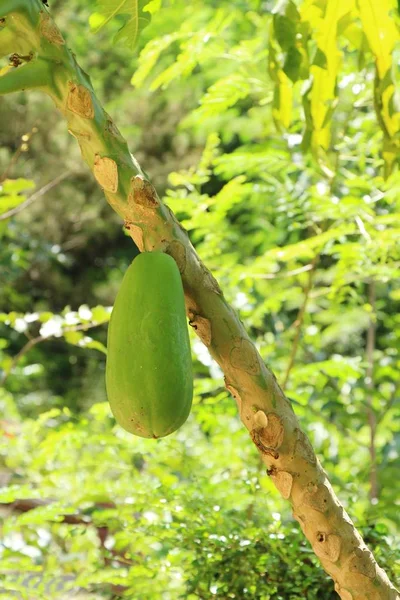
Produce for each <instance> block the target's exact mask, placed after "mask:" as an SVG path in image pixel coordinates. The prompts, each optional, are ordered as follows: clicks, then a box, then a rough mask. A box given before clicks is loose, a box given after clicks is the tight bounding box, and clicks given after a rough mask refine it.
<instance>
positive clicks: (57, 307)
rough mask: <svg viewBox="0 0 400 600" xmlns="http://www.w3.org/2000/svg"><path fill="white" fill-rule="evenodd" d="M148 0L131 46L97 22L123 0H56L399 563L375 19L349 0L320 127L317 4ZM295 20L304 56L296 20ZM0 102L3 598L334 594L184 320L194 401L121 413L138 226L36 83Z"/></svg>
mask: <svg viewBox="0 0 400 600" xmlns="http://www.w3.org/2000/svg"><path fill="white" fill-rule="evenodd" d="M152 4H153V6H152V13H153V14H152V19H151V22H150V23H149V24H147V26H146V27H145V28H144V29H143V30H142V31H141V34H140V36H139V37H138V39H137V40H136V46H135V49H136V50H135V51H134V52H132V51H131V50H129V49H127V48H126V47H124V46H122V45H118V44H117V45H115V46H112V45H111V43H110V36H115V35H116V34H117V33H118V31H119V28H120V26H121V23H122V22H121V20H119V21H118V19H116V20H111V21H110V22H109V23H108V24H107V25H106V26H105V27H103V28H101V29H100V31H99V33H97V34H96V36H94V35H92V34H90V33H89V31H90V27H89V22H90V25H91V26H92V27H93V26H95V25H96V22H97V23H99V19H98V17H96V15H97V14H98V12H97V11H98V5H96V3H95V2H94V1H93V2H89V1H88V2H86V3H84V5H82V3H79V2H77V1H76V0H71V2H69V3H68V4H66V3H63V2H60V1H54V2H52V7H51V8H52V12H53V13H54V16H55V17H56V19H57V22H58V24H59V26H60V27H61V29H62V30H63V31H64V32H65V34H66V37H67V41H68V44H69V46H70V47H71V48H72V49H73V50H74V52H75V53H76V54H77V57H78V59H79V62H80V63H81V64H82V66H83V68H84V69H85V70H86V71H87V72H88V73H90V75H91V78H92V81H93V83H94V87H95V89H96V91H97V92H98V94H99V96H100V98H101V99H102V101H103V102H104V104H105V107H106V109H107V111H108V112H110V114H112V115H113V116H114V117H115V118H116V120H117V122H118V126H119V127H120V129H121V131H122V132H123V133H124V135H125V136H126V137H127V139H128V142H129V145H130V147H131V149H132V151H133V153H134V154H135V155H136V156H137V158H138V159H139V161H140V162H141V164H142V165H143V167H144V168H145V170H146V172H148V173H149V175H150V176H151V179H152V181H153V182H154V183H155V185H156V187H157V188H158V190H159V192H160V194H161V195H163V196H164V201H165V202H166V203H167V204H168V205H169V206H170V207H171V208H172V209H173V210H174V212H175V213H176V215H177V216H178V218H179V219H180V220H181V222H182V224H183V225H184V226H185V227H186V228H187V229H188V231H189V235H190V237H191V240H192V242H193V243H194V245H195V246H196V249H197V251H198V253H199V254H200V256H201V258H202V259H203V260H204V262H205V263H206V264H207V266H208V267H209V268H210V269H211V270H212V272H213V273H214V275H215V276H216V277H217V279H218V280H219V282H220V284H221V286H222V288H223V290H224V293H225V295H226V297H227V298H228V300H229V302H231V303H232V305H233V306H234V307H235V308H236V310H238V312H239V314H240V318H241V319H242V321H243V322H244V324H245V326H246V328H247V329H248V331H249V333H250V335H251V336H252V338H253V339H254V340H255V342H256V344H257V347H258V349H259V350H260V352H261V355H262V356H263V358H264V359H265V361H266V362H268V364H269V365H270V366H271V368H272V369H273V370H274V372H275V373H276V375H277V378H278V380H279V381H280V382H281V383H282V382H285V383H286V391H287V394H288V395H289V397H290V398H291V400H292V401H293V405H294V408H295V411H296V414H297V415H298V416H299V418H300V420H301V423H302V426H303V428H304V429H305V430H306V431H307V433H308V435H309V436H310V438H311V439H312V442H313V444H314V447H315V450H316V452H317V454H318V455H319V457H320V458H321V461H322V463H323V465H324V467H325V469H326V470H327V472H328V474H329V476H330V478H331V480H332V482H333V485H334V487H335V489H336V491H337V493H338V495H339V497H340V499H341V500H342V501H343V503H344V504H345V506H346V508H347V509H348V511H349V512H350V514H351V516H352V518H353V519H354V520H355V522H356V524H357V525H358V526H360V527H361V528H362V529H363V531H364V532H365V535H366V540H367V542H368V543H369V544H370V545H371V547H372V548H374V549H375V553H376V556H377V558H378V560H379V562H380V563H381V564H382V566H384V567H386V568H387V569H388V570H389V572H390V574H391V576H392V578H393V580H394V579H395V576H396V575H397V576H398V575H399V571H398V564H399V559H400V548H399V544H398V537H397V538H396V536H397V535H398V529H399V524H400V523H399V510H398V499H399V490H400V483H399V478H398V472H399V467H400V464H399V446H400V420H399V410H398V407H399V394H400V392H399V389H400V386H399V372H400V317H399V314H400V310H399V308H400V294H399V280H400V225H399V224H400V201H399V198H400V174H399V172H398V171H397V170H396V169H394V168H393V169H392V172H391V174H390V176H388V175H389V174H388V170H387V163H388V160H389V159H388V157H387V156H386V157H385V156H384V153H383V152H382V149H384V151H385V149H387V147H388V146H387V145H388V144H389V146H390V144H394V143H395V141H393V139H389V138H388V135H387V132H385V130H384V128H382V123H381V122H380V118H381V117H380V116H379V111H378V114H377V113H376V111H375V108H376V107H375V106H374V104H376V90H374V80H375V82H376V72H375V70H376V62H375V58H374V53H373V51H371V49H372V50H373V43H372V42H371V40H372V39H373V37H371V36H373V32H372V33H371V31H370V29H365V27H364V29H362V27H363V26H362V22H361V19H360V17H357V19H355V20H354V23H351V22H349V20H348V19H347V21H346V19H343V20H342V21H341V22H340V27H339V29H340V31H339V30H338V33H340V35H341V36H342V37H340V38H339V40H340V41H339V42H338V44H339V45H338V48H339V50H340V57H341V60H340V69H339V65H337V69H336V70H335V71H334V80H335V89H334V92H332V90H331V92H330V93H331V95H332V93H333V96H332V97H330V98H329V99H325V101H322V100H321V104H322V107H323V112H324V111H325V109H326V108H329V107H330V108H332V109H334V111H333V110H328V111H325V112H326V114H325V116H324V127H322V130H324V131H322V130H321V131H319V133H318V132H317V133H318V135H317V133H316V131H317V130H315V122H316V121H315V119H316V118H317V117H315V115H314V117H313V116H312V114H311V113H312V111H313V110H316V107H317V104H316V102H317V101H316V100H315V98H314V99H312V98H311V97H310V93H311V94H312V93H314V94H315V93H316V92H315V87H314V92H313V91H312V90H313V88H310V89H311V92H310V90H309V89H308V88H307V87H304V81H306V83H307V82H308V84H310V83H311V79H310V80H307V78H309V77H310V73H311V74H314V79H313V80H312V81H313V83H314V85H315V81H316V78H315V77H316V75H317V74H318V76H319V77H322V75H321V73H320V71H318V69H320V70H321V69H322V70H323V69H324V60H323V56H321V54H318V53H317V52H316V51H317V50H318V47H319V46H318V40H317V41H316V39H317V38H315V37H314V38H313V37H312V35H311V31H312V30H315V28H316V27H317V26H318V23H319V21H318V19H320V18H321V14H319V13H318V11H317V13H315V10H314V9H313V7H314V8H315V6H316V5H317V4H318V5H323V3H321V2H320V3H315V2H312V1H311V0H310V1H309V2H304V3H300V2H299V3H296V4H297V7H298V9H299V10H300V12H301V11H304V10H305V8H307V7H308V8H309V9H310V11H311V12H310V13H309V19H308V20H307V19H305V21H304V22H303V21H299V17H298V14H300V13H298V10H297V9H296V10H294V9H293V6H294V5H293V3H291V2H287V3H285V2H280V3H275V2H272V1H267V2H259V1H258V0H243V1H240V2H239V1H238V2H234V3H231V2H229V3H228V2H218V3H217V2H215V1H214V0H207V1H206V2H201V3H200V2H197V1H196V2H193V3H190V4H189V3H185V2H183V0H170V1H168V2H167V1H165V2H163V3H161V2H160V3H158V2H157V3H152ZM386 4H387V3H386V2H382V6H383V7H384V6H386ZM278 5H279V6H280V7H281V12H279V11H278V10H276V7H277V6H278ZM349 6H350V7H352V6H353V5H352V3H351V2H349ZM285 7H286V8H285ZM290 7H292V9H290ZM317 8H318V7H317ZM289 9H290V10H289ZM311 9H313V10H314V12H313V10H311ZM352 10H353V9H352ZM354 10H355V9H354ZM273 11H274V12H273ZM282 11H283V12H282ZM285 11H286V12H285ZM302 14H304V13H302ZM313 15H314V17H313ZM312 18H315V20H314V21H313V20H312ZM364 18H367V16H366V15H364ZM96 19H97V20H96ZM310 19H311V20H310ZM306 22H307V23H308V25H307V27H306V25H305V23H306ZM301 23H303V25H304V27H306V29H307V32H308V33H307V35H309V36H311V38H310V39H309V42H308V46H307V48H308V50H307V52H308V51H310V52H311V50H314V51H315V53H316V54H315V57H314V58H315V61H316V62H315V64H313V65H311V67H312V69H311V71H310V70H309V69H310V68H311V67H310V65H307V64H306V63H307V61H306V60H305V55H304V52H305V47H304V44H303V43H302V45H301V44H300V45H299V46H296V45H295V44H293V40H294V39H296V35H297V34H298V33H302V32H303V33H304V31H303V30H302V29H301V27H302V26H301ZM346 23H347V26H346V27H345V25H346ZM368 23H369V25H370V22H369V21H368ZM353 24H354V27H353V26H352V25H353ZM325 25H326V23H325ZM336 25H337V24H336ZM310 27H311V29H310ZM299 28H300V29H299ZM360 31H361V32H362V31H364V33H365V35H367V32H368V34H369V35H370V37H369V39H370V42H369V44H368V43H367V42H366V40H365V39H364V38H362V36H361V38H362V39H363V40H364V41H361V42H360V39H361V38H360ZM378 33H379V31H378ZM304 35H306V34H305V33H304ZM371 44H372V45H371ZM329 48H330V50H331V51H332V47H331V46H330V47H329ZM297 52H299V53H300V54H301V57H299V56H298V55H297ZM396 52H397V54H396ZM397 55H398V48H397V49H395V56H397ZM300 59H301V60H300ZM273 61H275V63H274V64H271V62H273ZM335 65H336V63H335ZM331 66H332V65H331ZM282 73H284V75H285V77H286V78H287V79H285V78H284V77H283V76H282ZM329 76H330V77H331V78H332V76H333V75H332V72H331V71H329ZM395 76H396V74H395V73H394V74H393V77H395ZM131 81H132V83H133V87H132V85H131ZM277 81H278V84H279V85H278V87H277ZM279 82H280V83H279ZM277 90H278V91H279V93H278V92H277ZM285 94H286V95H285ZM287 94H290V105H289V103H288V102H286V104H285V103H284V102H283V100H285V99H286V100H287V99H288V98H289V96H287ZM328 100H329V101H328ZM307 102H308V104H307ZM324 102H325V103H324ZM0 106H1V110H0V131H1V145H2V147H1V148H0V176H1V174H2V176H1V180H2V188H1V195H0V219H2V215H3V217H4V215H5V214H6V213H7V212H8V211H13V210H15V211H16V212H15V214H14V215H13V216H11V217H9V218H3V219H2V220H0V280H1V282H2V286H1V289H0V313H1V314H0V369H1V372H0V377H3V387H2V388H1V390H0V408H1V414H2V417H1V425H0V434H1V437H0V440H1V442H0V460H1V463H0V465H1V466H0V483H1V484H2V487H3V489H2V490H1V492H0V502H1V503H2V504H3V506H2V508H1V513H2V517H3V522H2V525H1V541H0V553H1V562H2V566H1V572H0V582H1V583H0V598H1V597H2V595H1V594H2V593H3V590H4V593H5V594H6V595H5V598H7V599H8V598H10V597H13V592H12V590H14V591H15V596H16V597H18V598H19V597H28V596H26V593H29V598H33V597H37V598H54V599H58V598H60V599H61V598H64V597H65V598H71V597H81V598H108V599H110V600H111V599H112V598H119V597H126V598H146V599H147V598H148V599H149V600H150V599H152V598H154V599H156V598H161V597H162V598H165V599H166V600H168V599H171V600H175V599H178V598H189V600H190V599H191V598H193V599H194V598H202V599H207V598H214V597H217V598H223V599H225V598H249V599H252V600H256V599H257V600H261V599H262V600H266V599H269V598H271V599H274V600H277V599H280V598H282V599H283V598H284V599H285V600H286V599H290V600H292V599H293V600H294V599H297V598H304V597H307V598H311V599H312V598H321V599H326V600H330V599H331V598H332V599H333V598H335V597H337V595H336V594H335V593H334V592H333V591H332V588H333V586H332V583H331V581H330V580H329V579H328V578H327V577H326V576H325V574H324V573H323V571H322V570H321V569H320V568H319V567H318V565H317V561H316V559H315V558H314V555H313V553H312V552H311V549H310V547H309V546H308V544H307V543H306V542H304V541H303V537H302V535H301V533H300V532H299V530H298V527H297V524H295V522H294V521H293V520H292V518H291V515H290V514H289V512H288V506H287V505H285V504H284V503H283V501H282V500H281V498H280V497H279V495H278V494H277V492H276V491H275V489H274V487H273V486H272V484H271V483H270V481H269V478H268V477H267V475H266V473H265V470H264V469H263V467H262V465H261V463H260V461H259V458H258V456H257V453H256V450H255V449H254V447H253V445H252V444H251V442H250V439H249V436H248V434H247V432H246V430H245V429H244V428H243V427H242V426H241V424H240V421H239V419H238V416H237V411H236V407H235V405H234V403H233V401H232V400H231V398H230V397H229V396H228V394H227V392H226V390H225V388H224V383H223V377H222V373H221V371H220V369H219V368H218V366H217V365H216V364H215V363H214V362H213V361H212V359H211V358H210V356H209V354H208V352H207V350H206V349H205V348H204V347H203V346H202V344H201V343H200V342H199V341H198V340H197V339H196V338H195V337H194V336H193V335H192V338H191V339H192V348H193V361H194V371H195V401H194V410H193V414H192V416H191V418H190V420H189V422H188V424H187V425H185V426H184V427H183V428H182V429H181V430H180V431H179V432H177V433H176V434H174V435H172V436H170V437H168V438H166V439H163V440H159V441H157V442H149V441H146V440H141V439H137V438H133V437H132V436H129V434H126V433H125V432H124V431H122V430H121V429H120V428H119V427H117V426H115V424H114V421H113V419H112V417H111V413H110V410H109V408H108V405H107V403H106V397H105V387H104V366H105V355H104V347H105V343H106V323H107V321H108V319H109V314H110V306H111V305H112V303H113V300H114V298H115V295H116V291H117V289H118V286H119V284H120V282H121V279H122V276H123V272H124V270H125V269H126V267H127V265H128V264H129V263H130V261H131V260H132V258H133V257H134V256H135V254H136V252H137V249H135V247H134V246H133V245H132V243H131V240H130V238H128V237H126V236H125V235H124V233H123V231H122V226H121V225H122V224H121V223H120V221H119V218H118V217H117V216H116V215H115V214H113V212H112V211H111V210H110V208H109V207H108V206H107V204H106V202H105V199H104V198H103V196H102V194H101V192H100V191H99V190H98V189H97V187H96V185H95V183H94V181H93V180H92V178H91V176H90V174H89V173H88V172H87V170H86V168H85V167H84V165H83V164H82V162H81V160H80V156H79V148H78V147H77V145H76V143H75V141H74V140H73V139H72V138H69V137H68V136H67V133H66V131H65V125H64V123H63V122H62V120H61V119H60V117H59V115H58V114H57V113H56V112H55V110H54V109H53V108H52V106H51V104H50V103H48V101H47V100H46V99H45V98H44V97H43V96H42V95H40V94H36V93H33V94H29V95H25V94H19V95H16V96H12V97H11V96H10V97H6V98H2V99H0ZM313 107H314V108H313ZM288 111H289V112H290V118H289V116H288V115H289V112H288ZM307 111H308V112H307ZM310 111H311V113H310ZM394 114H395V112H392V116H393V115H394ZM310 115H311V116H310ZM386 117H387V118H388V116H387V115H386ZM328 125H329V127H328ZM327 127H328V129H329V132H328V133H327ZM324 144H325V146H324ZM307 146H308V149H307ZM390 148H391V149H390ZM390 148H389V150H390V151H388V152H389V155H390V152H392V151H393V147H392V146H391V147H390ZM310 149H311V150H312V152H310V151H309V150H310ZM385 164H386V170H385V168H384V167H385ZM392 166H394V165H392ZM60 175H61V176H65V179H64V180H63V181H62V182H61V183H59V184H58V185H56V186H54V187H53V188H52V189H50V190H49V191H48V192H46V193H45V194H43V195H40V194H38V196H37V198H36V199H35V200H34V201H32V202H31V203H29V198H31V197H32V193H33V194H35V193H37V192H40V190H41V189H42V188H43V186H44V185H45V184H47V183H48V182H52V181H53V182H54V180H56V178H57V177H59V176H60ZM385 175H386V177H384V176H385ZM33 182H35V190H34V191H32V190H33V186H34V184H33ZM27 200H28V204H27V205H26V206H25V205H24V204H23V203H24V202H26V201H27ZM19 209H21V210H20V212H18V210H19ZM372 291H373V292H374V294H372V293H371V292H372ZM373 296H375V298H374V297H373ZM305 300H306V302H305ZM299 321H300V324H301V326H300V327H299V326H298V323H299ZM372 324H373V325H374V328H375V331H376V340H375V344H374V348H373V352H372V378H371V356H370V357H368V356H367V352H366V345H367V336H368V331H370V330H371V327H372ZM294 348H295V350H296V352H295V354H294V355H293V349H294ZM291 356H292V358H293V361H292V363H293V364H292V365H291ZM290 365H291V366H290ZM289 366H290V368H289ZM371 380H372V383H373V385H372V389H371ZM371 416H372V418H373V420H374V421H375V422H376V435H375V442H374V443H375V449H376V454H377V459H376V461H377V477H378V486H379V496H378V499H377V500H374V501H373V502H371V500H370V498H369V491H370V481H369V480H370V476H371V459H370V447H369V446H370V433H371V431H370V422H371V421H370V419H371ZM23 500H26V501H29V502H31V505H29V502H28V505H21V504H19V505H18V504H17V505H15V504H14V505H10V503H15V502H20V503H21V502H22V501H23ZM34 501H36V502H38V501H41V502H42V504H41V503H39V504H37V505H35V506H36V507H35V508H32V507H33V506H34ZM43 502H46V503H45V504H44V503H43ZM7 503H8V504H7ZM18 506H19V508H18ZM28 507H29V508H32V510H29V511H28V510H26V509H27V508H28ZM396 539H397V541H396ZM391 569H397V573H393V572H391ZM27 590H29V592H27ZM24 594H25V595H24ZM34 594H36V596H34Z"/></svg>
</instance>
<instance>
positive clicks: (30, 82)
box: [0, 0, 400, 600]
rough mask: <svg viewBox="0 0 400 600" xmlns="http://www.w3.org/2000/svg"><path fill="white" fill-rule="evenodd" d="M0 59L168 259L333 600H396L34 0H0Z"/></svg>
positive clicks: (265, 373)
mask: <svg viewBox="0 0 400 600" xmlns="http://www.w3.org/2000/svg"><path fill="white" fill-rule="evenodd" d="M8 54H13V60H12V63H13V66H12V67H11V66H10V68H9V69H8V70H6V72H3V75H2V77H0V93H2V94H5V93H11V92H15V91H20V90H28V89H40V90H42V91H43V92H45V93H47V94H48V95H50V96H51V97H52V98H53V100H54V102H55V104H56V106H57V108H58V109H59V110H60V111H61V113H62V114H63V116H64V117H65V118H66V120H67V126H68V131H69V132H70V133H71V134H72V135H73V136H75V138H76V139H77V141H78V144H79V146H80V149H81V152H82V156H83V158H84V160H85V162H86V163H87V164H88V165H89V167H90V169H91V170H92V172H93V175H94V177H95V178H96V180H97V182H98V184H99V185H100V187H101V188H102V189H103V190H104V193H105V195H106V198H107V200H108V202H109V204H110V205H111V206H112V208H113V209H114V210H115V211H116V212H117V213H118V214H119V215H120V216H121V218H122V219H123V220H124V224H125V228H126V229H127V231H128V232H129V234H130V236H131V237H132V239H133V240H134V242H135V243H136V245H137V246H138V248H139V249H140V251H150V252H151V251H153V250H158V251H162V252H166V253H168V254H169V255H171V256H172V257H173V258H174V259H175V261H176V263H177V265H178V267H179V270H180V273H181V276H182V281H183V285H184V290H185V300H186V311H187V316H188V318H189V323H190V325H191V326H192V327H193V328H194V329H195V330H196V333H197V334H198V336H199V337H200V339H201V340H202V342H203V343H204V344H205V345H206V346H207V348H208V349H209V350H210V353H211V355H212V356H213V357H214V359H215V360H216V361H217V363H218V364H219V365H220V367H221V369H222V370H223V372H224V374H225V384H226V387H227V389H228V390H229V391H230V393H231V394H232V396H233V397H234V398H235V400H236V402H237V405H238V409H239V413H240V418H241V420H242V421H243V424H244V425H245V427H247V429H248V430H249V432H250V437H251V439H252V441H253V442H254V444H255V446H256V447H257V449H258V451H259V453H260V455H261V457H262V460H263V461H264V463H265V465H266V467H267V473H268V475H269V476H270V477H271V479H272V481H273V482H274V484H275V486H276V488H277V489H278V491H279V492H280V494H281V495H282V496H283V498H284V499H285V500H288V501H289V502H290V503H291V505H292V508H293V516H294V517H295V519H297V521H298V522H299V523H300V526H301V528H302V530H303V533H304V535H305V536H306V538H307V539H308V540H309V541H310V543H311V545H312V548H313V550H314V552H315V554H316V555H317V556H318V558H319V559H320V561H321V563H322V565H323V567H324V569H325V570H326V572H327V573H329V575H330V576H331V577H332V579H333V580H334V582H335V589H336V591H337V592H338V594H339V595H340V597H341V598H342V599H343V600H395V599H400V594H399V592H398V591H397V590H396V589H395V588H394V587H393V585H392V584H391V583H390V581H389V579H388V577H387V575H386V574H385V572H384V571H383V570H382V569H381V568H380V567H379V566H378V564H377V563H376V561H375V559H374V557H373V555H372V553H371V552H370V551H369V550H368V548H367V547H366V545H365V543H364V542H363V540H362V538H361V536H360V535H359V533H358V532H357V530H356V528H355V527H354V525H353V523H352V521H351V519H350V518H349V516H348V515H347V514H346V512H345V510H344V509H343V507H342V506H341V504H340V502H339V501H338V499H337V497H336V495H335V493H334V491H333V490H332V487H331V486H330V483H329V481H328V478H327V476H326V474H325V472H324V470H323V469H322V467H321V465H320V463H319V461H318V459H317V457H316V456H315V453H314V451H313V448H312V446H311V444H310V441H309V439H308V438H307V436H306V435H305V433H304V432H303V431H302V430H301V427H300V425H299V422H298V420H297V418H296V416H295V414H294V411H293V409H292V406H291V404H290V402H289V401H288V400H287V398H286V397H285V395H284V393H283V392H282V390H281V388H280V387H279V385H278V383H277V381H276V378H275V376H274V374H273V373H272V372H271V371H270V370H269V369H268V368H267V366H266V365H265V364H264V363H263V361H262V359H261V357H260V355H259V354H258V352H257V350H256V348H255V346H254V345H253V343H252V342H251V340H250V339H249V337H248V335H247V333H246V331H245V330H244V327H243V325H242V323H241V322H240V320H239V318H238V316H237V315H236V314H235V312H234V311H233V309H232V308H231V307H230V306H229V305H228V304H227V302H226V301H225V298H224V295H223V293H222V291H221V289H220V287H219V285H218V283H217V281H216V280H215V279H214V277H213V276H212V275H211V273H210V272H209V271H208V270H207V269H206V267H205V266H204V264H203V263H202V262H201V260H200V258H199V257H198V256H197V254H196V252H195V250H194V248H193V247H192V245H191V244H190V241H189V239H188V236H187V233H186V232H185V230H184V229H183V228H182V227H181V225H180V224H179V222H178V221H177V220H176V218H175V217H174V215H173V213H172V212H171V211H170V209H169V208H168V207H167V206H165V205H163V204H162V203H161V202H160V200H159V198H158V196H157V193H156V191H155V189H154V188H153V186H152V185H151V183H150V182H149V181H148V179H147V177H146V175H145V173H144V172H143V171H142V170H141V168H140V166H139V164H138V163H137V161H136V160H135V158H134V157H133V156H132V155H131V154H130V152H129V149H128V146H127V143H126V141H125V140H124V138H123V137H122V136H121V134H120V132H119V131H118V129H117V127H116V126H115V124H114V122H113V120H112V119H111V117H110V116H109V115H108V114H107V113H106V112H105V111H104V109H103V108H102V106H101V105H100V103H99V101H98V99H97V98H96V96H95V94H94V91H93V87H92V85H91V82H90V79H89V77H88V76H87V75H86V73H84V72H83V71H82V69H81V68H80V67H79V65H78V64H77V62H76V60H75V56H74V55H73V53H72V52H71V51H70V50H69V49H68V48H67V46H66V44H65V41H64V38H63V36H62V34H61V32H60V31H59V29H58V28H57V26H56V24H55V22H54V21H53V19H52V18H51V16H50V15H49V13H48V12H47V10H46V8H45V7H44V5H43V3H42V2H41V0H0V56H2V57H4V56H6V55H8Z"/></svg>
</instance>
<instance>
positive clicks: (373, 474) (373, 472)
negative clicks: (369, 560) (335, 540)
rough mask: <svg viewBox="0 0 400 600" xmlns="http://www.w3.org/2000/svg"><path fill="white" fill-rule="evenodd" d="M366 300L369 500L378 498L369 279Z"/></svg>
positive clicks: (372, 284)
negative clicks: (368, 314) (368, 310)
mask: <svg viewBox="0 0 400 600" xmlns="http://www.w3.org/2000/svg"><path fill="white" fill-rule="evenodd" d="M368 302H369V305H370V307H371V314H370V320H369V326H368V331H367V345H366V360H367V372H366V387H367V415H368V424H369V454H370V461H371V466H370V473H369V484H370V490H369V497H370V500H371V502H375V501H376V500H377V499H378V493H379V490H378V467H377V459H376V446H375V437H376V429H377V418H376V414H375V410H374V407H373V400H374V350H375V334H376V284H375V281H373V280H372V281H370V283H369V285H368Z"/></svg>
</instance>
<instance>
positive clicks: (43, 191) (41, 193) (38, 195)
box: [0, 171, 71, 221]
mask: <svg viewBox="0 0 400 600" xmlns="http://www.w3.org/2000/svg"><path fill="white" fill-rule="evenodd" d="M70 175H71V171H65V172H64V173H61V175H58V176H57V177H56V178H55V179H53V181H49V183H46V185H44V186H43V187H41V188H40V190H38V191H37V192H35V193H34V194H32V196H30V197H29V198H27V199H26V200H25V201H24V202H22V203H21V204H19V205H18V206H16V207H15V208H12V209H11V210H9V211H7V212H5V213H3V214H2V215H0V221H5V220H6V219H9V218H10V217H14V216H15V215H17V214H18V213H20V212H21V211H23V210H24V209H25V208H26V207H27V206H29V205H30V204H32V202H35V200H37V199H38V198H41V197H42V196H44V195H45V194H47V192H48V191H50V190H51V189H53V188H54V187H56V185H58V184H59V183H61V181H64V179H66V178H67V177H69V176H70Z"/></svg>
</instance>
